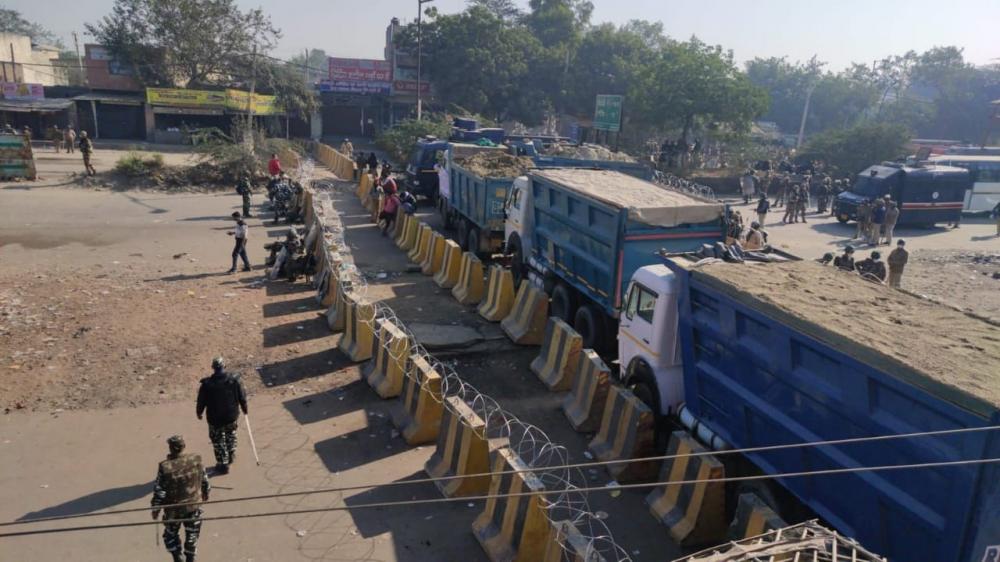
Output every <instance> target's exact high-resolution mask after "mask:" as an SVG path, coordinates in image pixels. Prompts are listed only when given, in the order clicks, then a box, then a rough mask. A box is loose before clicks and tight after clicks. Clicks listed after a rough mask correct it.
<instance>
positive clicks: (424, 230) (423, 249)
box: [406, 223, 434, 264]
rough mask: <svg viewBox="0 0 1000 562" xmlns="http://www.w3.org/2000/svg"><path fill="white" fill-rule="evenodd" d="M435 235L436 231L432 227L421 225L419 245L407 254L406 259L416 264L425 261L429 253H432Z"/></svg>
mask: <svg viewBox="0 0 1000 562" xmlns="http://www.w3.org/2000/svg"><path fill="white" fill-rule="evenodd" d="M433 234H434V230H432V229H431V227H429V226H427V225H426V224H424V223H420V236H419V237H418V238H417V243H416V244H415V245H414V246H413V249H411V250H410V251H409V253H407V254H406V257H408V258H409V259H410V261H412V262H413V263H416V264H419V263H420V262H422V261H424V258H425V257H426V256H427V252H428V251H430V247H431V236H432V235H433Z"/></svg>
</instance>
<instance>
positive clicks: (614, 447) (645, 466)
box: [589, 386, 658, 482]
mask: <svg viewBox="0 0 1000 562" xmlns="http://www.w3.org/2000/svg"><path fill="white" fill-rule="evenodd" d="M655 422H656V420H655V419H654V418H653V411H652V410H650V409H649V407H648V406H646V405H645V404H643V403H642V400H639V399H638V398H637V397H636V396H635V395H634V394H632V392H631V391H630V390H628V389H626V388H623V387H620V386H612V387H611V388H610V390H609V392H608V400H607V402H606V403H605V405H604V417H603V418H602V419H601V428H600V430H598V432H597V435H596V436H595V437H594V440H593V441H591V442H590V445H589V448H590V451H591V452H592V453H594V456H595V457H597V458H598V459H600V460H602V461H622V462H620V463H615V464H609V465H607V466H606V467H605V468H607V470H608V473H609V474H610V475H611V476H612V477H613V478H614V479H616V480H618V481H619V482H635V481H639V480H652V479H653V478H655V477H656V469H657V465H658V462H657V461H643V460H632V459H641V458H644V457H649V456H653V455H655V454H656V448H655V434H654V431H655Z"/></svg>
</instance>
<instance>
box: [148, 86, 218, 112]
mask: <svg viewBox="0 0 1000 562" xmlns="http://www.w3.org/2000/svg"><path fill="white" fill-rule="evenodd" d="M146 102H147V103H150V104H153V105H173V106H182V107H219V108H223V107H226V92H212V91H208V90H184V89H181V88H146Z"/></svg>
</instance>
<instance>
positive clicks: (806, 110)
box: [795, 82, 817, 149]
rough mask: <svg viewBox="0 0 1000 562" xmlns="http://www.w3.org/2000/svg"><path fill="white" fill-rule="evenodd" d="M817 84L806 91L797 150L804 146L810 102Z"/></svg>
mask: <svg viewBox="0 0 1000 562" xmlns="http://www.w3.org/2000/svg"><path fill="white" fill-rule="evenodd" d="M816 84H817V83H816V82H813V83H812V84H811V85H810V86H809V89H808V90H807V91H806V104H805V106H804V107H803V108H802V120H801V121H800V122H799V138H798V139H797V140H796V141H795V148H796V149H798V148H799V147H801V146H802V137H803V136H804V135H805V132H806V117H808V116H809V100H811V99H812V95H813V90H815V89H816Z"/></svg>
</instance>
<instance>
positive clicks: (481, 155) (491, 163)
mask: <svg viewBox="0 0 1000 562" xmlns="http://www.w3.org/2000/svg"><path fill="white" fill-rule="evenodd" d="M458 165H459V166H461V167H463V168H465V169H466V170H468V171H470V172H472V173H473V174H476V175H477V176H479V177H481V178H516V177H518V176H523V175H524V174H525V173H527V172H528V170H530V169H531V168H534V167H535V163H534V162H532V160H531V158H527V157H525V156H512V155H510V154H507V153H506V152H500V151H498V150H488V151H484V152H477V153H475V154H473V155H472V156H469V157H468V158H464V159H462V160H460V161H459V162H458Z"/></svg>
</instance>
